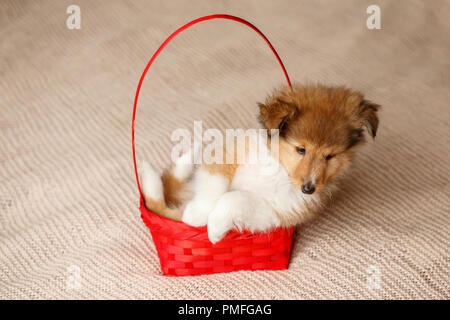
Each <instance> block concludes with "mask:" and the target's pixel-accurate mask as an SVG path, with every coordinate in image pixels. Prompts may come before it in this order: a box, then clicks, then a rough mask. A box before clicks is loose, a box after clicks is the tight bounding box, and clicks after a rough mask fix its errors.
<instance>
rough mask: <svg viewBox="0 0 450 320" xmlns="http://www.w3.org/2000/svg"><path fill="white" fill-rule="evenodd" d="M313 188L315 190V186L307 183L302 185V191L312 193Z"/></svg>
mask: <svg viewBox="0 0 450 320" xmlns="http://www.w3.org/2000/svg"><path fill="white" fill-rule="evenodd" d="M315 190H316V188H315V187H314V186H313V185H312V184H309V183H307V184H304V185H302V192H303V193H306V194H312V193H314V191H315Z"/></svg>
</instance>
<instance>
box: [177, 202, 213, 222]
mask: <svg viewBox="0 0 450 320" xmlns="http://www.w3.org/2000/svg"><path fill="white" fill-rule="evenodd" d="M210 211H211V210H208V206H207V205H206V204H202V203H201V201H199V200H192V201H189V202H188V203H187V204H186V208H185V209H184V211H183V217H182V218H181V220H182V221H183V222H184V223H187V224H188V225H191V226H193V227H202V226H205V225H206V224H207V223H208V216H209V213H210Z"/></svg>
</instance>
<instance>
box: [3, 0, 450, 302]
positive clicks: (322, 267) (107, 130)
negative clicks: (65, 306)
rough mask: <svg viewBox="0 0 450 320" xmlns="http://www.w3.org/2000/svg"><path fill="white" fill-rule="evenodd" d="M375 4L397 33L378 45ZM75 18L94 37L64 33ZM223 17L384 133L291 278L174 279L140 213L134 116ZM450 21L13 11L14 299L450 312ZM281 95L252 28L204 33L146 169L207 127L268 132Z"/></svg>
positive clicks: (189, 8) (227, 9)
mask: <svg viewBox="0 0 450 320" xmlns="http://www.w3.org/2000/svg"><path fill="white" fill-rule="evenodd" d="M373 2H376V3H378V4H379V5H380V7H381V10H382V30H374V31H370V30H368V29H367V28H366V22H365V21H366V17H367V14H366V8H367V6H368V5H370V4H372V3H373ZM74 3H76V4H78V5H79V6H80V7H81V18H82V22H81V23H82V25H81V27H82V28H81V30H69V29H67V28H66V18H67V17H68V15H67V14H66V8H67V6H68V5H70V4H74ZM212 13H229V14H234V15H238V16H240V17H243V18H246V19H248V20H249V21H251V22H253V23H254V24H255V25H257V26H258V27H259V28H260V29H261V30H262V31H263V32H265V33H266V35H267V36H268V38H269V39H271V41H272V42H273V45H274V46H275V47H276V48H277V49H278V51H279V54H280V56H281V57H282V59H283V60H284V62H285V65H286V68H287V70H288V71H289V73H290V76H291V78H292V79H293V80H295V81H297V82H302V83H304V82H323V83H327V84H343V85H348V86H351V87H354V88H356V89H360V90H362V91H364V92H365V93H366V95H367V97H368V98H369V99H371V100H373V101H375V102H377V103H379V104H381V105H382V106H383V110H382V115H381V125H380V128H379V135H378V137H377V139H376V141H375V142H374V143H372V142H370V143H367V145H366V146H364V147H363V150H362V152H361V153H360V155H359V157H358V159H357V161H356V163H355V165H354V170H353V171H352V172H351V173H350V174H349V175H348V177H347V178H346V179H345V181H344V184H343V186H342V189H341V191H340V192H339V193H338V194H336V195H335V198H334V199H335V201H334V205H333V206H332V207H331V209H329V210H326V211H325V212H323V213H322V215H321V216H320V217H319V218H318V219H317V220H315V221H314V222H312V223H310V224H308V225H305V226H301V227H299V228H297V231H296V234H295V241H294V246H293V253H292V258H291V263H290V266H289V270H287V271H277V272H236V273H229V274H217V275H210V276H200V277H185V278H167V277H164V276H162V274H161V272H160V269H159V262H158V259H157V256H156V252H155V247H154V245H153V242H152V240H151V237H150V234H149V232H148V230H147V229H146V227H145V226H144V224H143V223H142V221H141V220H140V216H139V211H138V192H137V188H136V184H135V181H134V171H133V167H132V161H131V142H130V120H131V111H132V110H131V109H132V102H133V98H134V93H135V90H136V85H137V83H138V79H139V77H140V75H141V72H142V71H143V69H144V67H145V65H146V63H147V61H148V59H149V58H150V57H151V55H152V54H153V52H154V51H155V50H156V49H157V47H158V45H159V44H160V43H161V42H162V41H163V40H164V39H165V38H166V37H167V36H168V35H169V34H170V33H171V32H172V31H173V30H175V29H176V28H177V27H179V26H181V25H182V24H184V23H186V22H187V21H189V20H191V19H194V18H197V17H199V16H202V15H207V14H212ZM449 17H450V2H449V1H437V0H436V1H380V0H377V1H366V0H362V1H349V0H345V1H298V0H293V1H270V2H269V1H81V0H79V1H71V0H70V1H1V2H0V114H1V115H0V129H1V135H0V179H1V184H0V297H1V298H3V299H5V298H9V299H11V298H12V299H18V298H51V299H60V298H147V299H160V298H169V299H171V298H178V299H180V298H194V299H195V298H206V299H209V298H214V299H217V298H219V299H237V298H239V299H246V298H259V299H261V298H262V299H279V298H285V299H300V298H301V299H302V298H322V299H323V298H331V299H335V298H364V299H366V298H368V299H370V298H382V299H384V298H401V299H405V298H420V299H422V298H425V299H428V298H440V299H442V298H446V299H449V298H450V293H449V292H450V284H449V274H450V255H449V245H450V235H449V230H450V214H449V211H450V209H449V208H450V184H449V182H450V179H449V171H450V152H449V145H450V134H449V128H450V112H449V106H448V103H449V98H450V95H449V85H450V78H449V76H450V60H449V52H450V37H449V30H450V23H449V21H450V20H449V19H448V18H449ZM283 81H284V79H283V75H282V73H281V70H280V68H279V66H278V65H277V63H276V61H275V59H274V57H273V56H272V55H271V53H270V51H269V50H268V48H267V47H266V45H265V43H264V42H263V41H262V39H260V38H259V37H258V36H257V35H256V34H255V33H254V32H253V31H251V30H250V29H248V28H246V27H245V26H242V25H239V24H236V23H233V22H230V21H209V22H204V23H203V24H200V25H197V26H196V27H194V28H192V29H190V30H188V31H186V32H185V33H183V34H182V35H181V36H180V37H178V38H177V39H176V40H175V41H174V42H173V43H171V44H170V45H169V46H168V47H167V49H166V50H165V51H164V52H163V53H162V55H161V56H160V58H159V59H158V60H157V62H156V64H155V65H154V68H152V69H151V71H150V73H149V74H148V78H147V79H146V80H145V82H144V86H143V88H142V95H141V97H140V105H139V111H138V115H137V117H138V122H137V137H136V139H137V148H138V150H137V155H138V158H139V159H142V158H145V159H148V160H150V161H152V162H153V163H154V164H155V165H157V166H158V167H159V168H161V167H162V166H163V165H164V164H167V163H168V155H169V151H170V147H171V145H172V143H171V142H170V133H171V132H172V130H173V129H175V128H178V127H181V128H191V129H192V126H193V120H194V119H202V120H203V121H204V127H219V128H227V127H228V128H230V127H244V128H245V127H249V126H253V125H254V123H255V121H254V118H255V115H256V112H257V108H256V102H257V101H262V100H263V99H264V97H265V95H266V94H267V93H268V91H269V90H270V89H271V88H273V87H274V86H277V85H279V84H281V83H283ZM71 266H75V268H76V267H78V268H79V270H80V276H81V287H80V289H79V290H77V289H76V288H75V289H74V288H72V287H70V286H67V281H68V279H69V280H70V279H71V277H73V276H74V274H73V273H72V271H71V269H70V267H71ZM371 268H372V269H375V270H378V271H379V274H380V279H381V288H378V289H377V288H374V287H373V286H370V285H368V279H369V276H370V272H369V269H371Z"/></svg>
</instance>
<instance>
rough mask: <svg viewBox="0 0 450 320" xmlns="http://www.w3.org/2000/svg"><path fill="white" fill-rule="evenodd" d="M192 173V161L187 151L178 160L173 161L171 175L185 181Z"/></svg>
mask: <svg viewBox="0 0 450 320" xmlns="http://www.w3.org/2000/svg"><path fill="white" fill-rule="evenodd" d="M193 171H194V160H193V159H192V152H191V151H188V152H186V153H185V154H183V155H182V156H180V157H179V158H178V159H176V160H175V166H174V168H173V175H174V176H175V177H176V178H177V179H180V180H185V179H187V178H189V176H191V175H192V172H193Z"/></svg>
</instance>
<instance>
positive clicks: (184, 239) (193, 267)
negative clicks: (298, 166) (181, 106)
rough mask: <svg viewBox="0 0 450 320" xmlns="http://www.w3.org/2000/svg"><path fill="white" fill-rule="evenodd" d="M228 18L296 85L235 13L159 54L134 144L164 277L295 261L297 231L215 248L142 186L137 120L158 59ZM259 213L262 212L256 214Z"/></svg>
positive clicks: (235, 239)
mask: <svg viewBox="0 0 450 320" xmlns="http://www.w3.org/2000/svg"><path fill="white" fill-rule="evenodd" d="M212 19H227V20H232V21H237V22H240V23H242V24H244V25H246V26H248V27H250V28H251V29H253V30H254V31H256V32H257V33H258V34H259V35H260V36H261V37H262V38H263V39H264V40H265V41H266V43H267V45H268V46H269V48H270V49H271V50H272V52H273V54H274V55H275V57H276V58H277V60H278V63H279V64H280V66H281V68H282V70H283V73H284V75H285V77H286V81H287V83H288V85H289V86H291V82H290V80H289V76H288V74H287V72H286V69H285V68H284V65H283V62H282V61H281V59H280V57H279V56H278V54H277V52H276V51H275V49H274V48H273V46H272V44H271V43H270V42H269V40H268V39H267V38H266V36H264V34H263V33H262V32H261V31H259V30H258V28H256V27H255V26H254V25H252V24H251V23H250V22H248V21H245V20H243V19H241V18H238V17H234V16H230V15H223V14H217V15H210V16H205V17H201V18H198V19H196V20H193V21H191V22H189V23H187V24H185V25H184V26H182V27H181V28H179V29H177V30H176V31H175V32H173V33H172V34H171V35H170V36H169V37H168V38H167V39H166V40H165V41H164V42H163V43H162V45H161V46H160V47H159V48H158V50H157V51H156V52H155V53H154V54H153V56H152V57H151V59H150V61H149V62H148V64H147V67H146V68H145V70H144V72H143V73H142V76H141V78H140V81H139V84H138V87H137V90H136V96H135V99H134V107H133V119H132V128H131V132H132V135H131V137H132V138H131V139H132V140H131V142H132V149H133V162H134V171H135V175H136V182H137V186H138V189H139V194H140V211H141V217H142V220H143V221H144V223H145V224H146V225H147V227H148V228H149V229H150V232H151V234H152V238H153V241H154V243H155V247H156V250H157V251H158V256H159V260H160V263H161V269H162V272H163V274H165V275H168V276H187V275H200V274H210V273H219V272H231V271H238V270H281V269H286V268H287V266H288V263H289V256H290V251H291V243H292V234H293V228H287V229H283V228H277V229H275V230H272V231H269V232H265V233H255V234H252V233H250V232H242V233H239V232H237V231H234V230H233V231H230V232H229V233H228V234H227V235H226V236H225V237H224V238H223V239H222V240H221V241H219V242H218V243H215V244H212V243H211V242H210V241H209V239H208V232H207V228H206V227H200V228H198V227H192V226H189V225H187V224H185V223H183V222H179V221H174V220H171V219H167V218H164V217H161V216H159V215H157V214H155V213H152V212H150V211H148V210H147V208H146V207H145V205H144V200H143V194H142V190H141V186H140V183H139V176H138V172H137V166H136V153H135V143H134V122H135V117H136V107H137V101H138V98H139V92H140V89H141V86H142V82H143V80H144V78H145V76H146V74H147V71H148V70H149V68H150V66H151V65H152V63H153V61H154V60H155V59H156V57H157V56H158V55H159V53H160V52H161V51H162V49H163V48H164V47H165V46H166V45H167V44H168V43H169V42H170V40H172V39H173V38H174V37H175V36H176V35H177V34H179V33H180V32H182V31H183V30H185V29H187V28H189V27H191V26H193V25H195V24H197V23H199V22H202V21H206V20H212ZM255 214H257V213H255Z"/></svg>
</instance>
